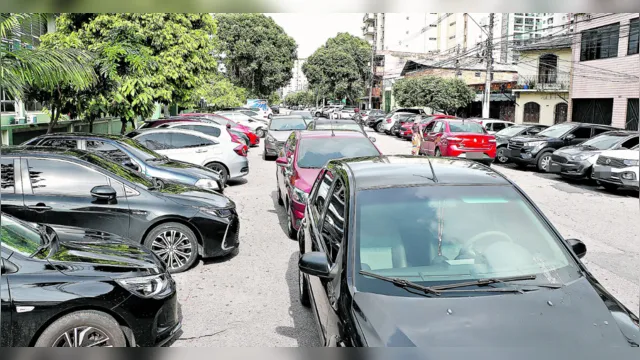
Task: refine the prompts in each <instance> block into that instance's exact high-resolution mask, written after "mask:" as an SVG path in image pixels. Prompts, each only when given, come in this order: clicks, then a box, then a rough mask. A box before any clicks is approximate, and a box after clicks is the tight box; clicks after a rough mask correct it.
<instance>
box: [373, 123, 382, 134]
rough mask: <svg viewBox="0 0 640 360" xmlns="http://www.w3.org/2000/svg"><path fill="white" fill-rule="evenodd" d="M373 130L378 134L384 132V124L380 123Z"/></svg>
mask: <svg viewBox="0 0 640 360" xmlns="http://www.w3.org/2000/svg"><path fill="white" fill-rule="evenodd" d="M375 130H376V132H379V133H381V132H384V124H383V123H382V121H380V122H378V123H377V124H376V127H375Z"/></svg>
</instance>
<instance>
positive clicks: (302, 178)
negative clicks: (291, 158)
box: [294, 168, 321, 194]
mask: <svg viewBox="0 0 640 360" xmlns="http://www.w3.org/2000/svg"><path fill="white" fill-rule="evenodd" d="M320 170H321V169H302V168H298V169H297V170H296V175H297V179H296V180H295V183H294V186H295V187H297V188H298V189H300V190H302V191H304V192H306V193H307V194H308V193H309V192H311V187H312V186H313V183H314V182H315V181H316V178H317V177H318V174H319V173H320Z"/></svg>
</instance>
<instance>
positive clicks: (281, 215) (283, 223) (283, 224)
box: [267, 190, 287, 236]
mask: <svg viewBox="0 0 640 360" xmlns="http://www.w3.org/2000/svg"><path fill="white" fill-rule="evenodd" d="M277 194H278V191H277V190H274V191H272V192H271V201H273V210H267V211H269V212H272V213H275V214H276V215H278V223H279V224H280V228H281V229H282V232H283V233H284V235H285V236H286V235H287V213H286V212H285V210H284V206H282V205H278V195H277Z"/></svg>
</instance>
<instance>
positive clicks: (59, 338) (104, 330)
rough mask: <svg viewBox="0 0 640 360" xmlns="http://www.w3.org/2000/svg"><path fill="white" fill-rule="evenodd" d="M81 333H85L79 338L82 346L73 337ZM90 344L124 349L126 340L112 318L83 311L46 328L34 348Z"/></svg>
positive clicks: (94, 312)
mask: <svg viewBox="0 0 640 360" xmlns="http://www.w3.org/2000/svg"><path fill="white" fill-rule="evenodd" d="M81 332H85V333H84V334H82V335H83V337H82V338H81V340H82V341H83V343H84V345H83V344H82V343H80V344H78V343H77V342H76V339H75V337H74V334H80V333H81ZM65 334H66V335H67V336H65ZM87 335H88V336H87ZM69 341H70V342H69ZM100 341H103V342H102V343H100ZM92 344H93V345H94V346H99V345H104V346H111V347H126V346H127V340H126V338H125V336H124V333H123V332H122V330H121V329H120V324H118V322H117V321H116V320H115V319H114V318H113V317H112V316H110V315H108V314H105V313H103V312H101V311H96V310H83V311H76V312H72V313H70V314H67V315H64V316H62V317H61V318H59V319H57V320H56V321H54V322H53V323H52V324H51V325H49V326H47V328H46V329H45V330H44V331H43V332H42V334H40V336H39V337H38V340H37V341H36V343H35V347H60V346H67V347H69V346H71V347H84V346H89V345H92Z"/></svg>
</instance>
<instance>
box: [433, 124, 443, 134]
mask: <svg viewBox="0 0 640 360" xmlns="http://www.w3.org/2000/svg"><path fill="white" fill-rule="evenodd" d="M443 128H444V123H443V122H442V121H438V123H436V124H435V125H434V126H433V129H432V130H431V132H434V133H440V132H442V130H443Z"/></svg>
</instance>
